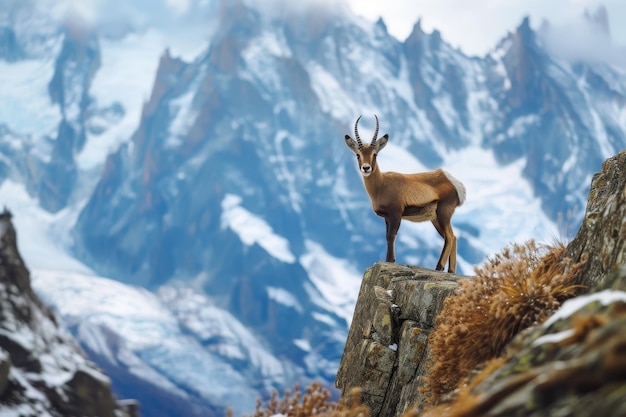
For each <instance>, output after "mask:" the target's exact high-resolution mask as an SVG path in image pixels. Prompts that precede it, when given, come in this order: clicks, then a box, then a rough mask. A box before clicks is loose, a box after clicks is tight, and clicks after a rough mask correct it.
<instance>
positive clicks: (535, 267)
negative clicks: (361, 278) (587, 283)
mask: <svg viewBox="0 0 626 417" xmlns="http://www.w3.org/2000/svg"><path fill="white" fill-rule="evenodd" d="M564 252H565V247H564V246H563V245H556V246H554V247H540V246H538V245H537V244H536V243H535V242H534V241H528V242H526V243H525V244H523V245H517V244H515V245H512V246H510V247H506V248H505V249H504V250H503V251H502V252H501V253H500V254H498V255H496V256H495V257H494V258H492V259H489V260H488V261H487V262H486V263H485V264H484V265H483V266H481V267H478V268H476V270H475V272H476V278H473V279H467V280H463V281H462V282H461V285H460V287H459V289H458V291H457V292H456V293H455V294H453V295H452V296H450V297H448V298H447V299H446V300H445V302H444V307H443V310H442V312H441V314H440V315H439V317H438V318H437V323H436V326H435V328H434V330H433V332H432V333H431V335H430V339H429V348H430V350H431V368H430V371H429V375H428V377H427V378H426V385H425V387H424V388H423V392H428V393H429V394H430V395H431V396H432V397H431V400H432V401H433V402H437V401H438V400H439V399H440V398H441V396H442V395H444V394H446V393H448V392H450V391H452V390H453V389H455V388H456V387H457V386H458V384H459V383H460V382H461V381H462V380H463V379H464V378H465V377H467V375H468V374H469V373H470V371H471V370H472V369H474V368H475V367H476V366H477V365H478V364H480V363H482V362H485V361H487V360H489V359H491V358H495V357H496V356H498V355H499V354H500V352H501V351H502V349H503V347H504V346H505V345H506V344H507V343H508V342H509V341H510V340H511V339H512V338H513V336H515V335H516V334H517V333H519V332H520V331H521V330H523V329H525V328H527V327H529V326H531V325H533V324H537V323H541V322H543V321H544V320H545V319H547V318H548V317H549V316H550V315H551V314H552V313H553V312H554V311H555V310H556V309H557V308H558V307H559V306H560V305H561V304H562V303H563V301H565V300H566V299H568V298H571V297H573V296H574V295H575V290H576V288H578V287H577V286H576V285H573V284H572V282H574V277H575V276H576V275H577V273H578V272H579V271H580V270H581V267H582V265H583V263H584V261H582V262H580V263H576V264H574V263H573V262H572V261H571V260H570V259H568V258H564V257H563V254H564Z"/></svg>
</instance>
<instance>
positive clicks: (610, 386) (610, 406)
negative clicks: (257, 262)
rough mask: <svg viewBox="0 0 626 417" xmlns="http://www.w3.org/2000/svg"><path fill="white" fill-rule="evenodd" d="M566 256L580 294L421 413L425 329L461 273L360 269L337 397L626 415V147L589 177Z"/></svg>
mask: <svg viewBox="0 0 626 417" xmlns="http://www.w3.org/2000/svg"><path fill="white" fill-rule="evenodd" d="M565 256H566V257H568V258H570V259H572V260H573V261H575V262H578V261H581V260H584V259H586V262H585V264H584V267H583V269H582V272H581V273H580V274H578V275H577V276H578V280H577V284H580V285H582V286H583V287H582V289H581V290H580V291H579V295H578V296H577V297H575V298H574V299H571V300H568V301H566V302H565V303H564V304H563V305H562V307H561V308H560V309H559V310H557V311H556V313H555V314H554V315H552V316H551V317H550V318H549V319H548V320H547V321H546V322H544V323H541V324H537V325H535V326H532V327H530V328H528V329H526V330H524V331H522V332H520V333H519V334H518V335H517V336H516V337H515V338H514V339H513V340H512V342H511V343H509V345H507V347H506V348H505V349H504V350H503V352H501V355H500V356H499V358H497V359H493V360H492V361H489V362H488V363H487V364H482V365H480V366H478V368H477V369H476V370H475V371H474V372H473V373H472V375H471V376H470V378H469V380H468V383H467V384H464V385H463V384H462V385H461V386H460V388H458V389H457V390H456V391H454V392H453V393H452V395H451V396H449V397H448V398H447V399H444V401H443V404H440V405H439V406H438V407H437V408H435V409H432V410H426V411H423V410H424V408H427V407H426V401H425V395H427V394H424V393H420V392H419V388H420V387H423V386H424V383H423V380H424V376H426V375H427V373H428V366H427V365H428V359H429V348H428V335H429V333H430V331H431V330H432V328H433V326H434V324H435V318H436V317H437V314H438V313H439V312H440V311H441V309H442V307H443V301H444V299H445V298H446V297H447V296H448V295H450V294H452V293H453V292H454V290H455V288H456V287H457V286H458V284H457V280H458V279H459V278H461V277H458V276H455V275H448V274H444V273H439V272H434V271H429V270H424V269H421V268H416V267H408V266H403V265H396V264H387V263H379V264H376V265H374V266H373V267H372V268H370V269H368V270H367V271H366V273H365V275H364V278H363V282H362V286H361V290H360V293H359V298H358V301H357V305H356V308H355V313H354V318H353V321H352V325H351V328H350V333H349V336H348V340H347V342H346V348H345V351H344V354H343V357H342V361H341V365H340V369H339V372H338V375H337V381H336V384H337V386H338V387H339V388H340V389H341V390H342V395H343V397H344V398H346V399H348V398H349V397H350V390H351V388H353V387H360V388H361V389H362V400H363V401H364V402H365V403H366V404H367V405H368V406H370V407H371V408H372V416H399V415H402V414H403V413H405V412H406V415H407V416H415V415H418V414H419V415H423V416H431V415H432V416H441V415H455V416H478V415H481V416H516V415H519V416H522V415H523V416H540V415H581V416H582V415H592V414H598V415H606V416H623V415H626V404H625V403H624V401H623V398H624V397H623V396H624V393H625V392H626V334H625V333H624V331H623V329H624V328H625V326H626V265H624V263H625V260H626V151H623V152H621V153H619V154H618V155H616V156H614V157H612V158H609V159H608V160H606V161H605V163H604V164H603V166H602V170H601V172H599V173H597V174H596V175H595V176H594V177H593V181H592V185H591V189H590V192H589V202H588V206H587V211H586V214H585V218H584V221H583V224H582V226H581V228H580V230H579V232H578V234H577V236H576V237H575V238H574V240H573V241H572V242H571V243H570V244H569V245H568V246H567V249H566V251H565ZM420 413H421V414H420Z"/></svg>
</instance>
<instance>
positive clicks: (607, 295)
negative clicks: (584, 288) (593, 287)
mask: <svg viewBox="0 0 626 417" xmlns="http://www.w3.org/2000/svg"><path fill="white" fill-rule="evenodd" d="M596 301H598V302H600V303H602V304H603V305H609V304H611V303H615V302H617V301H622V302H625V303H626V292H623V291H614V290H604V291H600V292H596V293H593V294H589V295H581V296H578V297H576V298H572V299H569V300H567V301H566V302H564V303H563V305H562V306H561V308H559V309H558V310H557V311H556V312H555V313H554V314H553V315H552V316H550V318H548V320H546V321H545V322H544V323H543V325H544V327H548V326H550V325H552V324H553V323H555V322H557V321H559V320H561V319H564V318H567V317H570V316H571V315H573V314H574V313H576V312H577V311H578V310H580V309H582V308H583V307H585V306H586V305H588V304H590V303H593V302H596Z"/></svg>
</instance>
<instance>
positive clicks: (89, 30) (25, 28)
mask: <svg viewBox="0 0 626 417" xmlns="http://www.w3.org/2000/svg"><path fill="white" fill-rule="evenodd" d="M114 3H115V4H116V5H117V6H119V8H118V9H119V10H122V12H120V13H115V12H113V10H115V7H112V6H111V5H110V6H111V7H106V8H105V7H103V6H102V4H100V3H97V2H96V3H95V6H94V7H95V11H94V10H93V9H88V10H84V9H83V8H75V9H68V6H67V5H68V4H70V2H67V3H66V2H53V1H51V0H42V1H34V0H31V1H17V0H15V1H9V2H5V3H3V4H2V6H0V83H1V85H2V94H1V96H0V203H2V204H5V205H7V206H8V207H9V208H10V209H11V210H12V211H13V212H14V216H15V218H14V221H15V223H16V225H17V229H18V231H19V232H20V235H21V236H22V238H21V240H20V248H21V251H22V252H23V254H24V256H25V259H26V261H27V263H28V264H29V266H30V267H31V268H33V277H34V285H35V288H36V290H37V291H38V292H39V293H40V294H41V295H42V297H43V298H44V299H45V300H46V301H48V302H49V303H50V304H52V305H53V306H55V308H56V309H57V310H58V311H59V312H60V313H61V315H62V316H63V317H64V319H65V320H66V322H67V324H68V326H69V327H70V329H71V330H72V331H73V333H74V334H75V335H76V336H77V337H78V338H79V340H80V341H81V343H82V344H83V347H84V348H85V349H86V350H87V352H89V353H90V354H91V355H92V357H93V359H94V360H95V361H97V363H98V364H99V365H100V366H101V367H103V368H104V369H106V370H107V372H108V373H109V374H110V375H112V378H113V381H114V386H117V387H118V390H120V392H121V393H122V394H123V395H124V396H127V397H133V398H138V399H140V400H143V402H144V404H145V403H150V402H152V403H153V404H156V405H155V406H154V409H153V410H150V413H149V414H148V415H174V414H167V413H175V412H174V411H173V409H174V408H176V407H187V408H185V411H186V412H187V415H194V413H195V414H197V415H200V414H202V413H204V414H203V415H206V414H207V413H210V412H213V411H215V410H219V409H221V408H223V407H227V406H235V407H238V408H237V409H236V411H242V412H249V411H251V407H252V406H253V404H254V400H255V399H256V396H257V395H267V394H268V393H269V391H270V390H271V389H272V388H274V387H277V388H285V387H289V386H291V384H292V383H293V382H301V383H305V382H306V381H308V380H313V379H322V380H324V381H327V382H328V383H329V385H330V384H332V380H333V379H334V375H335V372H336V369H337V364H338V361H339V358H340V356H341V352H342V348H343V344H344V342H345V336H346V331H347V326H348V323H349V321H350V319H351V315H352V309H353V306H354V302H355V300H356V297H357V292H358V288H359V283H360V275H361V273H362V271H363V269H364V268H366V267H368V266H370V265H371V264H372V263H373V262H375V261H378V260H381V259H383V257H384V253H385V249H386V247H385V238H384V225H383V222H382V220H381V219H379V218H377V217H376V216H375V215H374V213H373V212H372V210H371V207H370V203H369V200H368V198H367V195H366V193H365V190H364V189H363V185H362V181H361V179H360V177H359V175H358V172H357V171H356V163H355V161H354V160H353V157H352V154H351V153H350V152H349V150H348V149H347V148H345V145H344V142H343V135H344V134H346V133H350V132H351V131H352V130H353V126H354V121H355V119H356V118H357V117H358V116H359V115H361V114H363V115H364V118H363V119H362V122H361V125H360V127H361V129H360V131H361V135H362V136H363V137H367V135H368V134H372V132H373V124H374V123H373V115H374V114H377V115H378V117H379V119H380V121H381V130H382V131H384V132H382V133H389V134H390V137H391V139H390V142H389V145H388V146H387V147H386V148H385V150H384V151H383V152H381V154H380V158H379V163H380V165H381V167H382V168H383V169H385V170H395V171H400V172H410V171H420V170H428V169H434V168H436V167H440V166H441V167H443V168H444V169H447V170H448V171H450V172H451V173H453V174H454V175H455V176H456V177H458V178H459V179H461V180H462V181H463V182H464V183H465V185H466V187H467V190H468V199H467V202H466V203H465V204H464V205H463V206H462V207H460V208H459V209H458V210H457V213H456V214H455V216H454V218H453V225H454V227H455V230H456V233H457V236H458V238H459V244H458V245H459V257H460V259H459V267H460V269H461V272H465V273H471V271H472V266H473V265H475V264H477V263H480V262H481V261H482V260H483V259H484V257H485V256H488V255H490V254H492V253H494V252H495V251H498V250H499V249H500V248H501V247H503V246H504V245H506V244H507V243H509V242H512V241H514V242H519V241H523V240H525V239H527V238H531V237H533V238H536V239H538V240H540V241H549V240H552V239H554V238H555V237H561V236H564V235H565V236H566V235H568V234H570V235H571V234H573V233H574V232H575V229H576V228H577V226H578V223H579V221H580V217H581V214H582V212H583V210H584V204H585V201H586V193H587V188H588V186H589V183H590V178H591V175H592V174H593V173H594V172H595V171H597V170H598V168H599V165H600V163H601V161H602V160H604V159H605V158H606V157H608V156H610V155H612V154H614V153H616V152H617V151H618V150H620V149H623V148H625V147H626V73H625V72H624V69H623V68H621V67H619V66H616V65H610V64H607V63H606V62H603V61H602V60H599V59H594V60H591V58H590V57H589V56H585V57H581V56H579V55H575V54H569V53H568V54H563V53H559V51H561V49H559V48H557V46H558V40H559V36H560V35H559V33H558V32H557V31H556V30H555V29H553V28H550V27H549V25H544V26H543V27H542V29H541V31H535V30H533V29H532V28H531V26H530V22H529V21H528V20H527V19H526V20H523V21H522V23H521V25H520V26H519V27H518V28H517V29H516V30H515V31H514V32H512V33H510V34H508V35H507V36H506V37H504V38H503V40H502V41H501V42H500V43H499V44H498V45H497V46H495V48H494V49H493V51H492V53H491V54H489V55H488V56H486V57H468V56H465V55H464V54H463V53H461V52H460V51H459V50H456V49H453V48H452V47H451V46H450V45H448V44H447V43H446V42H445V40H444V39H443V38H442V36H441V34H440V33H438V32H437V31H435V32H433V33H430V34H427V33H425V32H424V31H423V30H422V28H421V26H420V23H419V22H418V23H417V24H416V25H415V27H414V30H413V33H412V34H411V35H410V36H409V37H408V38H407V39H406V40H405V41H399V40H397V39H395V38H394V37H392V36H391V35H389V34H388V32H387V29H386V27H385V24H384V22H383V21H380V20H379V21H378V22H376V23H370V22H366V21H363V20H362V19H361V18H359V17H357V16H355V15H354V14H353V13H352V12H351V11H350V9H349V8H348V7H347V6H346V5H343V4H342V3H339V6H336V5H333V6H332V7H331V6H330V5H329V4H326V5H320V4H319V3H316V2H301V3H298V6H294V5H288V4H286V3H288V2H284V3H283V2H262V3H259V4H256V3H255V2H248V1H242V0H236V1H226V0H224V1H217V0H215V1H212V0H205V1H200V0H198V1H195V2H193V1H192V2H189V8H188V10H187V11H184V12H183V11H179V10H177V9H172V8H171V7H172V6H168V4H171V2H150V3H149V4H150V7H144V6H145V5H144V4H143V3H145V2H135V5H134V6H128V5H125V4H126V3H125V2H121V1H119V2H118V1H116V2H114ZM117 3H119V4H117ZM74 5H75V4H74ZM75 6H76V5H75ZM164 16H167V18H164ZM597 16H600V20H602V19H601V17H602V16H603V15H602V11H600V13H599V14H598V15H597ZM597 16H596V19H597ZM605 20H606V19H605ZM593 22H595V23H593V24H595V25H597V20H594V21H593ZM600 26H601V27H604V26H602V25H600ZM599 39H601V40H602V42H604V43H605V44H606V45H605V46H606V48H609V47H611V45H610V38H608V37H605V38H602V37H601V38H599ZM582 58H584V59H582ZM594 58H597V57H594ZM441 245H442V241H441V239H440V237H439V236H438V234H437V233H436V231H435V230H434V228H433V227H432V226H431V225H430V224H409V223H403V224H402V226H401V230H400V232H399V235H398V241H397V259H398V261H399V262H402V263H412V264H419V265H423V266H426V267H434V265H435V263H436V260H437V258H438V255H439V252H440V250H441ZM101 277H108V279H107V278H101ZM225 387H226V388H228V389H227V393H226V392H225V391H224V388H225ZM164 393H167V397H163V395H165V394H164ZM158 396H161V397H162V398H167V400H163V401H162V402H157V401H155V400H154V398H156V397H158ZM242 398H245V400H244V399H242ZM233 402H234V403H233ZM165 404H170V405H171V408H167V407H165ZM144 407H145V406H144ZM212 410H213V411H212ZM159 412H161V413H162V414H156V413H159ZM153 413H155V414H153Z"/></svg>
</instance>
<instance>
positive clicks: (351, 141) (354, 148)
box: [344, 135, 359, 153]
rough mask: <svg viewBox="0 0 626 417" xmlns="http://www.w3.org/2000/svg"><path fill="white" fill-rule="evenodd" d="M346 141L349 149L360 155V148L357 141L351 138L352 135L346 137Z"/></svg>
mask: <svg viewBox="0 0 626 417" xmlns="http://www.w3.org/2000/svg"><path fill="white" fill-rule="evenodd" d="M344 140H345V141H346V145H347V146H348V148H350V150H351V151H352V152H354V153H358V151H359V146H358V145H357V144H356V141H355V140H354V139H352V138H351V137H350V135H346V136H345V137H344Z"/></svg>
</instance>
